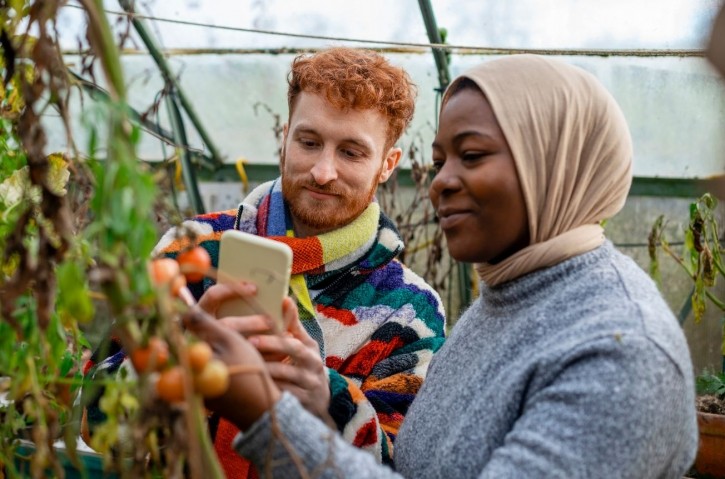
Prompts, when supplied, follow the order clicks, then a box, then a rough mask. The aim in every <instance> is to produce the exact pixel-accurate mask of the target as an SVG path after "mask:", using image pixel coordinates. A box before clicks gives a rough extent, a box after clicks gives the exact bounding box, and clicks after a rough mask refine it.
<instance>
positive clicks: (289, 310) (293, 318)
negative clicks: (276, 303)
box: [282, 296, 300, 331]
mask: <svg viewBox="0 0 725 479" xmlns="http://www.w3.org/2000/svg"><path fill="white" fill-rule="evenodd" d="M299 318H300V313H299V311H298V310H297V303H296V302H295V300H294V299H292V298H291V297H289V296H286V297H285V298H284V299H283V300H282V323H283V324H282V326H283V327H284V330H285V331H286V330H288V329H289V327H290V325H291V324H292V323H294V322H298V323H299Z"/></svg>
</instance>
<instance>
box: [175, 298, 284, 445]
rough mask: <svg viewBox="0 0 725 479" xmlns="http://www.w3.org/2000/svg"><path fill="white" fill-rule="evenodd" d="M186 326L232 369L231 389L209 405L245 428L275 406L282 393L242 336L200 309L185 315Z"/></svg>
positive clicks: (209, 400)
mask: <svg viewBox="0 0 725 479" xmlns="http://www.w3.org/2000/svg"><path fill="white" fill-rule="evenodd" d="M184 324H185V326H186V327H187V329H188V330H189V331H191V332H193V333H194V334H196V336H198V337H199V339H202V340H203V341H206V342H207V343H209V345H210V346H211V348H212V350H213V351H214V353H215V355H216V356H217V357H218V358H219V359H220V360H221V361H223V362H224V363H225V364H226V365H227V367H228V368H229V372H230V378H229V388H228V389H227V391H226V392H225V393H224V394H223V395H221V396H219V397H216V398H214V399H208V400H207V401H206V406H207V407H208V408H209V409H210V410H212V411H214V412H216V413H218V414H219V415H220V416H222V417H224V418H225V419H227V420H229V421H230V422H231V423H233V424H234V425H236V426H237V427H238V428H239V429H240V430H241V431H244V430H246V429H247V428H249V426H251V425H252V424H254V422H255V421H256V420H257V419H259V417H260V416H261V415H262V414H264V412H265V411H268V410H270V409H271V408H272V407H274V405H275V403H276V402H277V401H278V400H279V398H280V396H281V392H280V390H279V388H278V387H277V386H276V385H275V383H274V381H273V380H272V377H271V376H270V374H269V371H268V370H267V367H266V364H265V362H264V360H263V359H262V357H261V356H260V354H259V352H258V351H257V349H256V348H255V347H254V346H252V345H251V344H250V343H249V341H247V340H246V339H245V338H244V337H243V336H242V335H240V334H238V333H237V332H235V331H234V330H232V329H229V328H228V327H226V326H224V325H223V324H221V323H220V322H218V321H216V320H215V319H213V318H212V317H211V316H209V315H208V314H206V313H205V312H204V311H202V310H200V309H199V308H192V309H191V310H189V312H188V313H187V315H186V317H185V318H184Z"/></svg>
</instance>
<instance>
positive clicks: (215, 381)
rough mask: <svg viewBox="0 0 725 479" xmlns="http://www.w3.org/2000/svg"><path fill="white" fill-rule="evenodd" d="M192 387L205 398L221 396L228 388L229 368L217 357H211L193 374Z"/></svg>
mask: <svg viewBox="0 0 725 479" xmlns="http://www.w3.org/2000/svg"><path fill="white" fill-rule="evenodd" d="M194 387H195V389H196V390H197V392H199V393H200V394H201V395H202V396H204V397H205V398H215V397H218V396H221V395H222V394H224V393H225V392H226V390H227V389H228V388H229V370H228V369H227V365H226V364H224V363H223V362H222V361H220V360H218V359H211V360H210V361H209V362H208V363H207V364H206V366H205V367H204V369H202V370H201V372H200V373H198V374H197V375H196V376H194Z"/></svg>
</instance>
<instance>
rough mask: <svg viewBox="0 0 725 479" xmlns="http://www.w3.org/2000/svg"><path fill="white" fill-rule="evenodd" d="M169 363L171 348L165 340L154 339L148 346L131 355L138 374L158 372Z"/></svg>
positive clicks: (150, 340) (136, 350)
mask: <svg viewBox="0 0 725 479" xmlns="http://www.w3.org/2000/svg"><path fill="white" fill-rule="evenodd" d="M168 361H169V347H168V345H167V344H166V341H164V340H163V339H160V338H157V337H152V338H151V339H149V342H148V344H147V345H146V346H144V347H140V348H137V349H135V350H134V351H133V352H132V353H131V363H133V367H134V369H136V371H137V372H138V373H147V372H151V371H158V370H161V369H163V368H164V367H166V364H167V363H168Z"/></svg>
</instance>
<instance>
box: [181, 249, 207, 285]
mask: <svg viewBox="0 0 725 479" xmlns="http://www.w3.org/2000/svg"><path fill="white" fill-rule="evenodd" d="M176 261H177V262H178V263H179V266H180V267H181V272H182V273H183V274H184V276H186V281H188V282H189V283H198V282H199V281H201V280H202V279H204V276H206V274H207V272H208V271H209V268H211V257H210V256H209V253H208V252H207V251H206V250H205V249H204V248H202V247H201V246H194V247H193V248H189V249H187V250H185V251H182V252H181V253H179V255H178V256H177V257H176Z"/></svg>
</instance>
